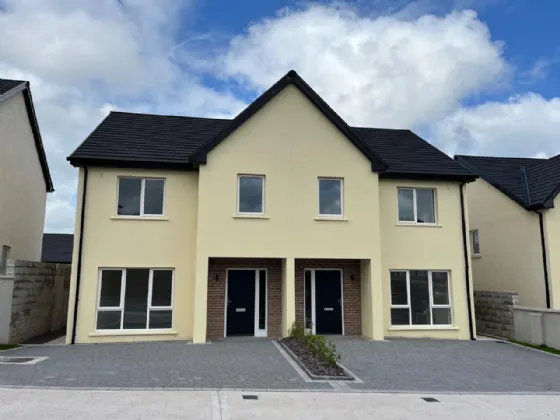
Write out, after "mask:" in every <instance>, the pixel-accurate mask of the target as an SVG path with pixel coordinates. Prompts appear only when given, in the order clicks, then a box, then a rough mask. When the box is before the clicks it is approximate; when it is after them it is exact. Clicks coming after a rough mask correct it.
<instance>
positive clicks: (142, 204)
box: [115, 175, 167, 218]
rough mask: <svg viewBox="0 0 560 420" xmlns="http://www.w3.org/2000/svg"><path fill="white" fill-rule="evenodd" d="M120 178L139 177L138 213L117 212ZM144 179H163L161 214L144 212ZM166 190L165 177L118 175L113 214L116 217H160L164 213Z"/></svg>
mask: <svg viewBox="0 0 560 420" xmlns="http://www.w3.org/2000/svg"><path fill="white" fill-rule="evenodd" d="M121 179H140V180H141V181H142V183H141V186H140V215H130V214H119V189H120V187H121ZM146 181H163V203H162V206H161V214H157V213H144V198H145V191H146ZM166 192H167V179H166V178H145V177H139V176H126V175H123V176H119V177H118V179H117V205H116V209H115V214H116V215H117V217H124V218H129V217H162V216H164V215H165V196H166Z"/></svg>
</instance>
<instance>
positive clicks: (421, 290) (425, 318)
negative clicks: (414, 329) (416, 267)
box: [410, 271, 431, 325]
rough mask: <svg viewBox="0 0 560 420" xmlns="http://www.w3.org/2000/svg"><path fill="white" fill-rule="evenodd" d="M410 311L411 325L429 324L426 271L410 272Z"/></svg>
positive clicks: (428, 292) (428, 291)
mask: <svg viewBox="0 0 560 420" xmlns="http://www.w3.org/2000/svg"><path fill="white" fill-rule="evenodd" d="M410 309H411V311H412V324H413V325H429V324H431V322H430V320H431V316H430V288H429V284H428V272H427V271H411V272H410Z"/></svg>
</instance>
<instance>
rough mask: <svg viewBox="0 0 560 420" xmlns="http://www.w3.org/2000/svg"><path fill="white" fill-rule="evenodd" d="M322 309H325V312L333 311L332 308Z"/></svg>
mask: <svg viewBox="0 0 560 420" xmlns="http://www.w3.org/2000/svg"><path fill="white" fill-rule="evenodd" d="M324 309H325V311H332V310H333V308H324Z"/></svg>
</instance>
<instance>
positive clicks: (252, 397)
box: [243, 395, 259, 400]
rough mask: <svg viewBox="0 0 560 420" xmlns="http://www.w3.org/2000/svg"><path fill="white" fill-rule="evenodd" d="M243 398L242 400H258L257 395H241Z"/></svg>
mask: <svg viewBox="0 0 560 420" xmlns="http://www.w3.org/2000/svg"><path fill="white" fill-rule="evenodd" d="M243 399H244V400H258V399H259V397H257V396H256V395H243Z"/></svg>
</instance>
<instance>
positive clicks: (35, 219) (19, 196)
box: [0, 93, 47, 261]
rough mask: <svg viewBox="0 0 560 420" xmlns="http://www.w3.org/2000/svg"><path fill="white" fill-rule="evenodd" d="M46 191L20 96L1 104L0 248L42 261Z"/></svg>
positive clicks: (20, 258)
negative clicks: (4, 247) (6, 246)
mask: <svg viewBox="0 0 560 420" xmlns="http://www.w3.org/2000/svg"><path fill="white" fill-rule="evenodd" d="M46 201H47V192H46V186H45V178H44V177H43V171H42V169H41V163H40V161H39V154H38V153H37V148H36V147H35V140H34V138H33V132H32V131H31V125H30V124H29V117H28V115H27V108H26V106H25V100H24V98H23V93H18V94H16V95H14V96H12V97H11V98H9V99H7V100H6V101H5V102H2V103H0V249H1V247H2V245H8V246H9V247H11V249H10V255H9V258H10V259H14V260H16V259H17V260H29V261H41V247H42V243H43V226H44V224H45V205H46Z"/></svg>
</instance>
